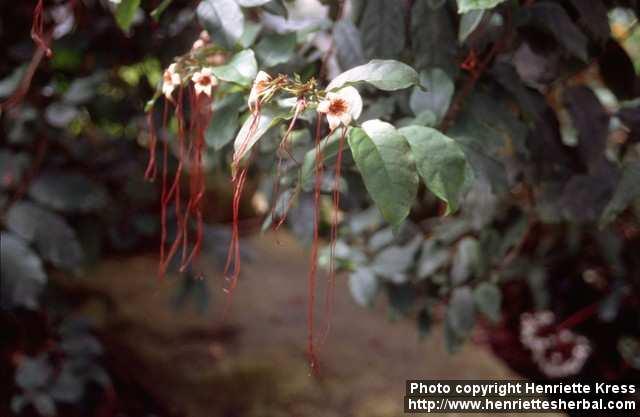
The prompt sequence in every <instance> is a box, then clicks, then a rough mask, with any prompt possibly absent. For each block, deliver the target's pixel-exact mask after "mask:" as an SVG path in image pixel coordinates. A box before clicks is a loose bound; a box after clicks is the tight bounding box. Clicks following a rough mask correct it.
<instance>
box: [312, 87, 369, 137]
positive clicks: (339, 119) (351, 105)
mask: <svg viewBox="0 0 640 417" xmlns="http://www.w3.org/2000/svg"><path fill="white" fill-rule="evenodd" d="M318 111H319V112H320V113H325V114H326V115H327V121H328V122H329V128H330V129H331V130H334V129H335V128H337V127H338V126H340V125H341V124H342V125H344V126H349V124H351V122H352V121H353V120H357V119H358V117H360V114H361V113H362V98H361V97H360V93H358V90H356V89H355V88H353V87H345V88H342V89H340V90H338V91H336V92H330V93H327V95H326V97H325V99H324V100H322V101H321V102H320V103H318Z"/></svg>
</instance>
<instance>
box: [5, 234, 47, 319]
mask: <svg viewBox="0 0 640 417" xmlns="http://www.w3.org/2000/svg"><path fill="white" fill-rule="evenodd" d="M0 242H2V244H1V245H0V272H1V273H2V291H0V305H1V306H2V307H3V308H12V307H25V308H29V309H36V308H37V307H38V305H39V302H38V297H39V296H40V293H41V292H42V290H43V288H44V285H45V284H46V282H47V275H46V273H45V272H44V269H43V268H42V261H41V260H40V258H39V257H38V256H37V255H36V254H35V253H34V252H33V251H32V250H31V249H30V248H29V247H28V246H27V242H25V241H24V240H22V239H21V238H19V237H18V236H16V235H14V234H12V233H7V232H0Z"/></svg>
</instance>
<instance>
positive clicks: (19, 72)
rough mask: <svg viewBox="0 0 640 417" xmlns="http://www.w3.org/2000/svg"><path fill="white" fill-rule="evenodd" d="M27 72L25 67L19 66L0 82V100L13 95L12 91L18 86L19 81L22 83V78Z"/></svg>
mask: <svg viewBox="0 0 640 417" xmlns="http://www.w3.org/2000/svg"><path fill="white" fill-rule="evenodd" d="M26 70H27V65H26V64H25V65H20V66H19V67H17V68H16V69H14V70H13V72H12V73H11V74H10V75H9V76H7V77H5V78H3V79H2V80H0V98H6V97H9V96H10V95H11V94H13V92H14V91H16V89H17V88H18V86H19V85H20V81H22V77H23V76H24V73H25V71H26Z"/></svg>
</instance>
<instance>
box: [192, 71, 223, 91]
mask: <svg viewBox="0 0 640 417" xmlns="http://www.w3.org/2000/svg"><path fill="white" fill-rule="evenodd" d="M191 81H193V83H194V84H195V85H194V88H195V90H196V96H198V95H200V94H201V93H205V94H206V95H208V96H209V97H211V89H212V88H213V87H214V86H216V85H218V79H217V78H216V77H215V76H214V75H213V69H212V68H210V67H206V68H202V70H201V71H198V72H196V73H195V74H193V77H191Z"/></svg>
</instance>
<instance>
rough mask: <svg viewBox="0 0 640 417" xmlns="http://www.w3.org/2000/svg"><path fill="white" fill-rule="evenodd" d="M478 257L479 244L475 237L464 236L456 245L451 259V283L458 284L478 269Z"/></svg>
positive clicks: (479, 260) (479, 255)
mask: <svg viewBox="0 0 640 417" xmlns="http://www.w3.org/2000/svg"><path fill="white" fill-rule="evenodd" d="M480 257H481V253H480V245H479V243H478V241H477V240H476V238H474V237H470V236H467V237H464V238H463V239H462V240H461V241H460V242H459V243H458V245H457V246H456V253H455V255H454V257H453V260H452V261H451V265H452V266H451V283H452V284H453V285H460V284H462V283H464V282H466V281H467V280H468V279H469V278H471V276H473V275H474V274H475V273H476V272H477V271H478V270H479V266H480V262H481V259H480Z"/></svg>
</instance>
